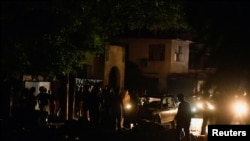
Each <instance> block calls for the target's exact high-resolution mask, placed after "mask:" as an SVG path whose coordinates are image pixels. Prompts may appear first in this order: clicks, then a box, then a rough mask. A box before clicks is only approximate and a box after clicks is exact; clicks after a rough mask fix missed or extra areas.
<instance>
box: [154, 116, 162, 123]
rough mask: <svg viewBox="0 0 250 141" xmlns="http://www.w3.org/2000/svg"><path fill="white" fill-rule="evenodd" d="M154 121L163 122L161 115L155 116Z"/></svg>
mask: <svg viewBox="0 0 250 141" xmlns="http://www.w3.org/2000/svg"><path fill="white" fill-rule="evenodd" d="M154 122H155V123H159V124H161V118H160V117H159V116H155V117H154Z"/></svg>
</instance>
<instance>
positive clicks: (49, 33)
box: [1, 0, 189, 76]
mask: <svg viewBox="0 0 250 141" xmlns="http://www.w3.org/2000/svg"><path fill="white" fill-rule="evenodd" d="M182 6H183V5H182V3H181V1H164V0H146V1H141V0H129V1H125V0H118V1H117V0H94V1H93V0H82V1H79V0H72V1H59V0H53V1H4V2H2V6H1V9H2V11H1V13H2V14H1V29H2V31H3V32H2V34H1V68H2V69H1V73H2V74H4V73H8V74H15V75H16V76H21V75H22V74H31V75H34V76H36V75H38V74H41V75H44V76H54V75H57V74H65V73H73V72H75V70H76V68H77V67H78V66H81V65H82V64H84V62H85V61H86V60H87V59H88V56H87V55H86V53H87V52H91V53H92V54H94V55H102V54H103V50H104V49H103V47H104V45H105V42H107V41H109V40H110V39H112V38H113V37H116V36H118V35H120V34H122V33H123V32H125V31H127V30H138V29H139V30H141V29H143V30H148V31H155V30H162V31H173V30H174V31H185V30H188V29H189V26H188V24H187V22H186V21H185V13H183V11H182V8H183V7H182Z"/></svg>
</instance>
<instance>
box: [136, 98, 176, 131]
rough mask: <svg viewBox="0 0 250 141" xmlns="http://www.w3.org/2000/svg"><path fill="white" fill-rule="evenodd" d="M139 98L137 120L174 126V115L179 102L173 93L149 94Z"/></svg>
mask: <svg viewBox="0 0 250 141" xmlns="http://www.w3.org/2000/svg"><path fill="white" fill-rule="evenodd" d="M140 100H141V101H140V103H141V105H140V108H139V111H138V119H139V120H142V119H143V120H148V121H151V122H154V123H157V124H161V125H171V126H172V127H173V126H174V127H175V116H176V114H177V111H178V104H179V101H178V100H177V98H176V96H175V95H169V94H168V95H150V96H146V97H141V98H140Z"/></svg>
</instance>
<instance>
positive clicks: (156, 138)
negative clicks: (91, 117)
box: [1, 120, 206, 141]
mask: <svg viewBox="0 0 250 141" xmlns="http://www.w3.org/2000/svg"><path fill="white" fill-rule="evenodd" d="M191 139H192V141H196V140H202V141H206V137H205V136H199V137H195V136H192V138H191ZM84 140H92V141H94V140H114V141H166V140H167V141H175V129H168V128H166V127H163V126H161V125H156V124H153V123H151V122H142V123H140V124H139V125H137V126H135V127H134V128H132V129H126V128H123V129H120V130H116V131H115V130H111V129H109V128H100V129H95V128H91V127H90V126H89V125H88V123H82V122H79V121H74V120H72V121H67V122H63V123H62V122H61V123H53V124H50V126H44V127H29V128H27V127H20V126H19V125H13V124H12V123H8V122H3V121H1V141H84Z"/></svg>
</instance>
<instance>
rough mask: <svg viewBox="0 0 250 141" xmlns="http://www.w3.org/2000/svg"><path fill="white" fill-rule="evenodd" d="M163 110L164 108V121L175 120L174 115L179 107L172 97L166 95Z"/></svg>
mask: <svg viewBox="0 0 250 141" xmlns="http://www.w3.org/2000/svg"><path fill="white" fill-rule="evenodd" d="M162 103H163V110H162V114H161V116H162V123H163V124H165V123H169V122H172V121H173V120H174V117H175V115H176V113H177V108H176V105H175V102H174V99H173V98H172V97H165V98H164V99H163V100H162Z"/></svg>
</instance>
